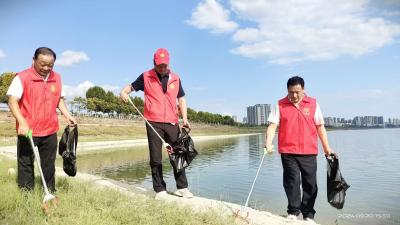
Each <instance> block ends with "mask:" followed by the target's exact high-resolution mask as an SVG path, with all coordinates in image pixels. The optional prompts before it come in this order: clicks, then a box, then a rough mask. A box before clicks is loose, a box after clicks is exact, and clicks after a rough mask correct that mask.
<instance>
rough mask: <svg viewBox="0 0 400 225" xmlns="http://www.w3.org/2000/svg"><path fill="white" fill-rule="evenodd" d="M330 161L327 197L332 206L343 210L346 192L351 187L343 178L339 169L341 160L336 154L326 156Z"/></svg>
mask: <svg viewBox="0 0 400 225" xmlns="http://www.w3.org/2000/svg"><path fill="white" fill-rule="evenodd" d="M326 160H327V161H328V171H327V175H328V176H327V189H328V190H327V196H328V202H329V204H330V205H331V206H333V207H335V208H337V209H342V208H343V206H344V202H345V197H346V190H347V189H348V188H349V187H350V185H348V184H347V183H346V181H345V180H344V178H343V177H342V174H341V172H340V169H339V159H338V158H337V157H336V155H335V154H331V155H330V156H326Z"/></svg>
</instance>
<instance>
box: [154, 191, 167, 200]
mask: <svg viewBox="0 0 400 225" xmlns="http://www.w3.org/2000/svg"><path fill="white" fill-rule="evenodd" d="M167 196H168V193H167V191H160V192H157V193H156V197H155V199H157V200H160V199H165V197H167Z"/></svg>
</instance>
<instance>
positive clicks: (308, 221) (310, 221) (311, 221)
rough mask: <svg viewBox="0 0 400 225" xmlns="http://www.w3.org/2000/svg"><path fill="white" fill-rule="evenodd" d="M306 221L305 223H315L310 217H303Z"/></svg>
mask: <svg viewBox="0 0 400 225" xmlns="http://www.w3.org/2000/svg"><path fill="white" fill-rule="evenodd" d="M304 220H305V221H306V222H307V224H317V223H316V222H315V221H314V220H313V219H311V218H305V219H304Z"/></svg>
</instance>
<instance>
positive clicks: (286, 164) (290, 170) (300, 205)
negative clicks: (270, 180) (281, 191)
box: [281, 154, 318, 219]
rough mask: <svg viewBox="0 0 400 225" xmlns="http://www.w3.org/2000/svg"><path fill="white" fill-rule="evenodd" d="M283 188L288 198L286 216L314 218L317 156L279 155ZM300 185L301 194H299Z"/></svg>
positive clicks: (316, 189) (316, 190)
mask: <svg viewBox="0 0 400 225" xmlns="http://www.w3.org/2000/svg"><path fill="white" fill-rule="evenodd" d="M281 159H282V166H283V187H284V188H285V192H286V196H287V198H288V209H287V212H288V214H291V215H296V216H298V215H299V214H300V212H301V213H302V214H303V217H304V218H311V219H313V218H314V214H315V210H314V204H315V199H316V198H317V193H318V187H317V176H316V175H317V156H316V155H295V154H281ZM300 185H301V187H302V190H303V192H302V193H301V189H300Z"/></svg>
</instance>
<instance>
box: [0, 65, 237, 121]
mask: <svg viewBox="0 0 400 225" xmlns="http://www.w3.org/2000/svg"><path fill="white" fill-rule="evenodd" d="M15 75H16V73H13V72H7V73H3V74H2V75H1V76H0V102H1V103H7V100H8V97H7V95H6V93H7V90H8V87H9V86H10V84H11V81H12V79H13V78H14V77H15ZM132 101H133V103H134V104H135V105H136V107H137V108H138V109H139V110H140V111H141V113H143V111H144V102H143V99H142V98H140V97H134V98H132ZM69 104H70V105H71V108H72V109H73V110H74V111H77V112H78V113H82V112H92V113H104V114H117V115H132V114H134V115H138V113H137V112H136V110H135V109H134V108H133V107H132V106H131V105H130V104H127V103H125V102H123V101H122V99H121V98H120V97H119V96H116V95H115V94H114V93H113V92H111V91H105V90H104V89H103V88H102V87H99V86H94V87H91V88H89V89H88V90H87V91H86V94H85V98H84V97H75V98H74V99H73V100H72V101H69ZM187 111H188V112H187V113H188V120H189V121H192V122H200V123H208V124H219V125H231V126H234V125H238V124H237V123H236V122H235V121H234V120H233V119H232V117H230V116H223V115H221V114H216V113H210V112H203V111H198V112H197V111H195V110H194V109H191V108H188V110H187Z"/></svg>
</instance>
